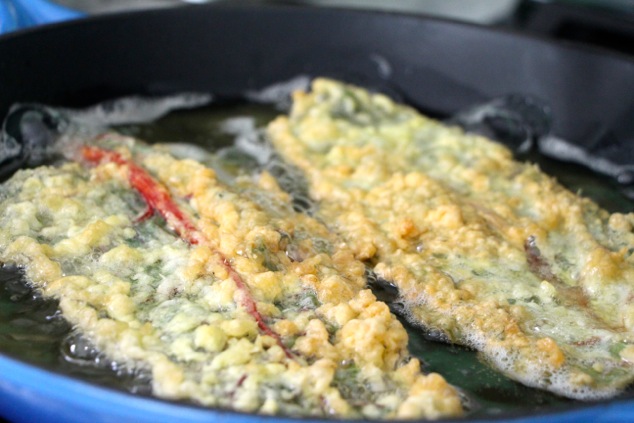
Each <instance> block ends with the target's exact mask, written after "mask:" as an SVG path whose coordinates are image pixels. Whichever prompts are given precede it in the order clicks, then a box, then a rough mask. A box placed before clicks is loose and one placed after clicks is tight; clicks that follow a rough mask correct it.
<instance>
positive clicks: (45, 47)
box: [0, 5, 634, 422]
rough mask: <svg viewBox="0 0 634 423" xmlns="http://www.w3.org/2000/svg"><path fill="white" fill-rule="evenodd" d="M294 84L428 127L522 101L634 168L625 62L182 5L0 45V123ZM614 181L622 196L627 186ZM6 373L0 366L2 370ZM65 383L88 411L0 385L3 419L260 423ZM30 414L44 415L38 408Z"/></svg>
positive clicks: (561, 48) (459, 32) (598, 413)
mask: <svg viewBox="0 0 634 423" xmlns="http://www.w3.org/2000/svg"><path fill="white" fill-rule="evenodd" d="M298 75H309V76H317V75H324V76H330V77H335V78H338V79H343V80H345V81H348V82H352V83H356V84H360V85H363V86H365V87H369V88H371V89H375V90H379V91H384V92H386V93H388V94H390V95H393V96H396V97H399V99H400V100H402V101H405V102H408V103H410V104H412V105H414V106H416V107H418V108H420V109H421V110H423V111H425V112H427V113H431V114H433V115H436V116H450V115H453V114H454V113H456V112H457V111H459V110H463V109H465V108H468V107H470V106H472V105H474V104H481V103H484V102H486V101H488V100H490V99H491V98H495V97H500V96H505V95H509V94H517V93H520V94H529V95H531V96H534V97H536V98H539V99H540V100H541V101H543V102H544V103H546V104H548V105H549V106H550V108H551V109H552V116H553V127H552V134H553V135H554V136H556V137H558V138H561V139H566V140H568V141H571V142H574V143H577V144H579V145H580V146H582V147H584V148H585V149H586V150H588V151H591V152H593V153H594V154H597V155H604V156H606V158H608V159H609V160H611V161H613V162H614V163H615V164H619V165H627V164H632V163H634V159H633V157H634V60H633V59H632V58H628V57H625V56H619V55H616V54H610V53H607V52H605V51H600V50H594V49H589V48H581V47H579V46H575V45H566V44H557V43H553V42H550V41H547V40H543V39H537V38H529V37H525V36H521V35H518V34H515V33H510V32H501V31H496V30H490V29H486V28H482V27H476V26H471V25H466V24H459V23H453V22H447V21H442V20H436V19H429V18H425V17H417V16H407V15H395V14H386V13H370V12H358V11H357V12H352V11H345V10H334V9H316V8H304V7H288V6H281V5H280V6H262V5H251V6H249V5H242V6H238V5H233V6H231V5H222V6H219V5H210V6H192V7H182V8H174V9H164V10H151V11H144V12H135V13H128V14H120V15H108V16H101V17H97V18H88V19H84V20H80V21H74V22H69V23H64V24H58V25H53V26H49V27H43V28H39V29H36V30H27V31H22V32H17V33H13V34H9V35H6V36H3V37H0V115H2V116H4V115H5V114H6V113H7V112H8V110H9V107H10V106H11V105H12V104H14V103H16V102H38V103H44V104H49V105H62V106H67V107H82V106H88V105H91V104H93V103H96V102H99V101H103V100H106V99H111V98H115V97H120V96H126V95H133V94H146V95H164V94H171V93H177V92H182V91H202V92H212V93H214V94H215V95H217V96H220V97H227V98H235V97H240V96H241V95H243V94H244V93H245V92H246V91H249V90H255V89H259V88H262V87H265V86H267V85H270V84H272V83H275V82H279V81H284V80H288V79H291V78H293V77H295V76H298ZM616 176H619V175H616ZM633 179H634V178H633ZM620 180H621V181H622V182H624V183H627V182H628V179H627V175H620ZM629 182H631V181H629ZM2 360H4V358H3V357H2V356H0V367H2V366H4V367H3V368H4V369H7V367H6V366H7V365H12V363H11V362H8V363H9V364H7V362H5V361H2ZM15 366H16V367H15V372H17V373H20V374H23V375H25V377H26V378H27V379H24V380H28V378H30V377H32V378H38V377H41V375H40V374H39V373H37V372H38V371H37V370H34V369H32V368H30V367H29V366H23V365H21V364H19V363H15ZM9 368H10V367H9ZM33 372H35V373H33ZM38 375H39V376H38ZM5 377H6V376H5ZM53 379H54V378H53ZM46 380H47V381H48V380H50V379H46ZM63 382H64V383H70V386H67V385H64V386H65V387H64V388H63V389H68V390H69V391H64V392H74V393H77V394H78V395H80V396H84V397H86V398H88V399H87V400H86V401H84V402H82V403H81V404H79V405H78V404H76V403H73V404H66V403H64V404H65V405H66V406H67V411H66V412H65V413H66V414H59V413H57V414H55V413H56V411H55V410H53V411H51V408H50V407H51V405H50V404H49V403H48V402H51V401H52V400H51V398H52V397H51V395H54V394H55V392H54V391H55V389H53V390H52V391H51V392H49V393H48V394H46V393H42V392H40V391H37V392H35V393H33V392H30V391H29V389H35V388H33V387H32V386H31V387H30V388H29V387H25V386H26V385H25V386H22V385H20V384H19V383H18V382H15V381H14V380H13V381H12V380H10V379H6V380H2V378H1V377H0V391H1V392H2V395H1V396H0V415H3V414H5V415H6V416H10V417H11V418H15V419H22V418H24V421H27V420H28V419H32V418H44V417H46V418H47V419H48V420H49V421H51V419H55V418H58V419H60V420H59V421H62V419H67V418H69V416H72V417H73V421H89V420H88V418H86V419H84V418H83V417H82V415H81V410H83V411H84V412H86V410H93V411H94V410H95V407H101V408H98V410H99V412H101V413H108V412H112V410H113V409H117V408H118V409H126V410H128V409H131V410H132V411H129V414H126V415H127V416H128V417H130V416H132V417H133V418H134V421H141V420H143V421H145V420H146V419H147V421H157V419H158V420H159V421H160V420H163V421H165V420H169V419H170V418H181V419H184V420H186V421H204V420H206V419H212V418H213V419H217V418H221V419H228V420H231V421H234V422H243V421H244V422H254V421H259V420H260V419H262V418H256V417H250V416H245V415H240V414H231V413H229V414H226V413H221V412H209V413H208V412H207V411H204V410H198V409H194V408H187V407H182V406H178V407H177V406H172V405H170V404H165V403H163V402H160V401H154V402H152V401H149V400H139V399H134V400H131V399H127V397H126V396H117V395H119V394H116V393H113V392H110V391H107V392H106V393H104V391H99V390H97V391H96V393H95V392H94V391H93V389H94V388H86V389H85V390H82V389H80V388H77V389H76V386H75V385H73V382H68V381H67V380H66V379H64V380H63ZM16 383H18V385H17V386H16ZM56 383H57V382H56ZM60 383H61V382H60ZM81 386H83V385H81ZM60 389H61V390H62V391H63V389H62V388H60ZM73 389H75V390H74V391H73ZM16 392H22V393H24V392H26V394H24V395H19V394H16ZM29 394H30V396H29ZM47 395H48V397H47ZM113 395H114V397H113ZM121 398H123V400H122V399H121ZM628 398H629V397H627V398H625V399H622V400H617V401H616V402H605V403H600V404H598V405H592V406H589V407H588V406H584V405H580V404H578V403H572V404H570V407H569V408H566V409H561V408H557V409H556V410H553V412H552V413H550V414H546V415H544V414H540V416H539V418H540V419H542V421H554V420H552V419H559V418H566V419H570V420H571V421H572V420H573V419H579V418H581V419H595V420H601V419H610V418H619V417H621V416H622V417H624V418H627V417H629V418H633V419H634V405H633V402H632V401H631V400H630V399H628ZM38 401H43V403H44V405H43V406H41V407H40V408H38V404H40V403H39V402H38ZM47 401H48V402H47ZM80 401H81V400H80ZM121 401H126V402H127V403H126V404H127V405H125V406H124V405H122V404H121ZM138 401H141V405H139V403H138ZM143 401H147V402H143ZM53 402H54V401H53ZM148 403H149V404H150V405H147V404H148ZM16 404H17V405H16ZM18 406H19V407H22V410H18V408H17V407H18ZM25 407H26V408H27V411H24V408H25ZM28 407H32V408H30V409H29V408H28ZM108 407H110V408H108ZM139 407H140V408H141V409H142V410H143V412H142V413H139V411H138V409H139ZM174 408H176V411H174ZM7 410H8V411H7ZM28 410H30V411H28ZM77 410H79V411H77ZM192 410H193V411H192ZM58 411H59V410H58ZM71 412H72V413H71ZM25 413H27V414H25ZM28 413H30V414H28ZM69 413H71V414H69ZM197 413H202V414H197ZM205 413H208V414H205ZM562 413H564V414H562ZM60 416H64V417H63V418H62V417H60ZM161 416H162V417H163V418H161ZM109 417H112V416H109ZM506 417H518V418H522V416H516V415H514V414H513V415H506ZM534 417H536V416H534ZM524 418H528V417H527V416H524ZM116 419H117V420H119V421H124V420H125V417H122V416H121V415H118V417H116ZM606 421H607V420H606Z"/></svg>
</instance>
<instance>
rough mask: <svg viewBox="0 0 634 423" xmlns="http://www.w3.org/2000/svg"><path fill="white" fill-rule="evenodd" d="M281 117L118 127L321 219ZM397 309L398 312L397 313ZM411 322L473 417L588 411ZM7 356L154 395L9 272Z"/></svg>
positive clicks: (248, 109) (605, 191)
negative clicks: (274, 132) (268, 183)
mask: <svg viewBox="0 0 634 423" xmlns="http://www.w3.org/2000/svg"><path fill="white" fill-rule="evenodd" d="M279 114H280V111H279V110H278V109H276V108H274V107H272V106H270V105H263V104H256V103H243V102H222V103H220V104H214V105H212V106H207V107H203V108H198V109H194V110H187V111H177V112H172V113H171V114H169V115H167V116H165V117H163V118H161V119H159V120H158V121H156V122H154V123H151V124H142V125H125V126H119V127H118V128H116V129H117V130H119V131H120V132H123V133H125V134H129V135H132V136H135V137H138V138H141V139H144V140H146V141H148V142H155V143H162V144H164V145H165V148H167V149H169V150H170V151H172V152H173V153H174V154H176V155H177V156H181V157H194V158H196V159H198V160H200V161H203V162H205V163H206V164H208V165H210V166H212V167H214V168H216V170H217V173H218V175H219V176H220V177H221V178H222V179H224V180H225V182H229V183H230V181H231V179H232V178H234V177H235V176H236V175H239V174H249V173H253V170H254V169H255V170H256V172H258V171H261V170H263V169H266V170H268V171H269V172H271V173H272V174H273V175H274V176H276V177H277V178H278V180H279V181H280V185H281V186H282V187H283V188H285V189H287V190H289V191H290V192H291V193H292V194H293V196H294V201H295V204H294V206H295V209H296V210H298V211H302V212H307V213H312V211H313V208H314V204H313V203H312V202H311V201H310V200H309V198H308V196H307V191H306V184H305V183H304V181H303V180H302V177H301V175H300V174H299V173H298V172H297V171H296V170H295V169H293V168H292V167H289V166H286V165H285V164H283V163H282V162H281V161H280V160H279V159H278V158H277V157H276V156H275V153H274V152H273V151H272V149H271V147H270V145H268V143H267V141H266V139H265V137H264V136H263V131H262V128H263V127H265V126H266V124H267V123H268V122H269V121H270V120H272V119H273V118H274V117H276V116H277V115H279ZM212 153H213V154H212ZM525 158H526V159H528V160H530V161H533V162H536V163H538V164H539V165H540V167H541V168H542V169H543V170H544V171H545V172H547V173H549V174H550V175H552V176H554V177H556V178H557V179H558V180H559V181H560V182H561V183H562V184H564V185H565V186H567V187H568V188H569V189H571V190H572V191H575V192H579V193H581V194H582V195H585V196H588V197H590V198H592V199H594V200H595V201H597V202H598V203H599V204H601V205H602V206H603V207H604V208H606V209H608V210H610V211H619V212H628V211H631V210H634V202H632V201H631V200H628V199H627V198H625V197H624V196H623V195H621V194H620V192H619V190H618V187H616V186H615V185H613V184H612V183H610V181H608V180H607V179H604V178H602V177H599V176H597V175H596V174H594V173H592V172H591V171H588V170H586V169H585V168H582V167H580V166H577V165H571V164H565V163H562V162H559V161H555V160H551V159H548V158H545V157H543V156H539V155H536V154H531V155H529V156H527V157H525ZM245 169H246V170H245ZM395 306H396V307H393V309H394V310H396V311H398V307H397V306H398V305H397V304H396V305H395ZM403 324H404V326H405V327H406V328H407V330H408V333H409V335H410V351H411V352H412V354H413V355H414V356H416V357H419V358H420V359H421V361H422V362H423V364H424V368H425V371H429V372H431V371H433V372H438V373H440V374H442V375H443V376H444V377H445V378H446V379H447V380H448V381H449V382H450V383H452V384H454V385H455V386H458V387H460V389H461V390H462V391H463V392H464V394H465V397H466V398H467V399H468V400H467V401H466V402H465V404H466V405H467V406H468V407H469V408H470V416H471V417H473V418H488V417H495V416H501V415H505V416H510V415H515V414H523V413H531V414H532V413H536V412H537V413H539V412H546V411H551V410H553V409H560V408H566V407H571V406H572V407H580V406H584V403H580V402H575V401H571V400H567V399H564V398H560V397H558V396H556V395H553V394H550V393H548V392H545V391H541V390H536V389H531V388H528V387H525V386H523V385H521V384H519V383H516V382H513V381H511V380H509V379H507V378H505V377H504V376H502V375H500V374H499V373H497V372H495V371H493V370H491V368H490V367H488V366H487V365H486V364H484V363H482V362H481V361H480V359H479V358H478V355H477V353H476V352H475V351H472V350H469V349H467V348H463V347H459V346H453V345H448V344H445V343H442V342H438V339H437V338H438V337H434V336H432V335H433V334H432V333H425V331H424V329H421V328H416V327H412V326H411V325H409V324H407V323H406V322H404V321H403ZM0 352H2V353H4V354H7V355H10V356H13V357H17V358H19V359H21V360H24V361H27V362H29V363H33V364H36V365H38V366H42V367H45V368H47V369H51V370H54V371H56V372H59V373H62V374H67V375H71V376H74V377H78V378H81V379H84V380H87V381H90V382H94V383H97V384H100V385H103V386H108V387H114V388H117V389H121V390H125V391H129V392H135V393H140V394H149V392H150V389H149V382H150V381H149V376H148V375H147V374H145V373H144V372H143V371H142V370H138V369H131V368H128V367H126V366H122V365H120V363H116V362H112V361H110V360H108V359H107V358H105V357H103V356H102V355H101V354H99V352H98V351H96V350H94V348H93V347H92V346H91V345H90V344H89V343H87V342H86V341H85V340H84V339H82V338H81V336H79V335H78V334H76V333H74V332H73V331H72V328H71V327H70V326H69V325H68V324H67V323H66V322H65V321H64V319H63V318H62V317H61V316H60V314H59V312H58V311H57V304H56V303H55V302H54V301H46V300H43V299H42V298H40V297H39V296H38V295H37V293H35V292H33V291H32V290H31V289H29V288H28V286H26V285H25V281H24V280H23V278H22V276H21V274H20V272H19V271H17V270H16V269H4V271H3V272H1V274H0ZM624 395H631V394H628V393H626V394H624Z"/></svg>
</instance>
